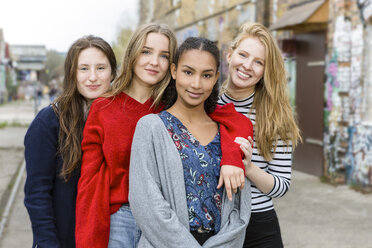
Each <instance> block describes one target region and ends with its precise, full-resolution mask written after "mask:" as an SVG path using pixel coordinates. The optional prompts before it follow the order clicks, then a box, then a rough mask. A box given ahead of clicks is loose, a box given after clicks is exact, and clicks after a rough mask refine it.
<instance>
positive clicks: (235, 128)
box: [210, 104, 253, 200]
mask: <svg viewBox="0 0 372 248" xmlns="http://www.w3.org/2000/svg"><path fill="white" fill-rule="evenodd" d="M210 117H211V118H212V119H213V120H214V121H216V122H218V123H220V134H221V150H222V159H221V166H222V168H221V172H220V179H219V183H218V186H217V187H218V188H220V187H222V185H223V184H225V189H226V192H227V196H228V198H229V200H232V191H233V192H234V193H236V192H237V188H239V187H241V188H243V187H244V182H245V180H244V173H245V166H244V164H243V162H242V159H243V158H244V153H243V152H241V149H240V147H239V145H238V144H236V143H235V142H234V139H235V137H237V136H241V137H248V136H253V125H252V122H251V121H250V120H249V119H248V118H246V117H245V116H244V115H242V114H240V113H238V112H236V110H235V108H234V105H233V104H226V105H224V106H217V107H216V110H215V111H214V112H213V113H212V114H210Z"/></svg>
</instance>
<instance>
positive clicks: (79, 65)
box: [78, 63, 108, 66]
mask: <svg viewBox="0 0 372 248" xmlns="http://www.w3.org/2000/svg"><path fill="white" fill-rule="evenodd" d="M97 65H108V63H99V64H96V65H95V66H97ZM78 66H89V64H78Z"/></svg>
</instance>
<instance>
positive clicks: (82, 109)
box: [52, 35, 116, 181]
mask: <svg viewBox="0 0 372 248" xmlns="http://www.w3.org/2000/svg"><path fill="white" fill-rule="evenodd" d="M91 47H94V48H97V49H99V50H100V51H102V52H103V53H104V54H105V55H106V57H107V59H108V60H109V62H110V66H111V76H112V80H113V79H115V77H116V59H115V54H114V52H113V50H112V49H111V46H110V45H109V44H108V43H107V42H106V41H105V40H103V39H102V38H100V37H96V36H93V35H89V36H84V37H82V38H80V39H78V40H77V41H75V42H74V43H73V44H72V45H71V47H70V49H69V50H68V52H67V56H66V59H65V64H64V69H65V76H64V79H63V92H62V94H61V95H60V96H59V97H58V98H57V99H56V100H55V102H54V103H53V104H52V106H53V109H54V111H55V113H56V114H57V115H58V118H59V124H60V128H59V138H58V153H59V155H60V156H61V157H62V161H63V165H62V170H61V172H60V176H61V177H62V178H63V179H64V180H65V181H68V180H69V179H70V178H71V176H72V175H73V173H75V171H76V169H77V168H79V167H80V164H81V145H80V144H81V141H82V137H83V129H84V124H85V118H86V112H87V108H89V103H88V102H87V101H86V100H85V98H84V97H83V96H82V95H81V94H80V93H79V91H78V89H77V83H78V82H77V78H76V75H77V66H78V59H79V55H80V53H81V52H82V51H83V50H84V49H87V48H91Z"/></svg>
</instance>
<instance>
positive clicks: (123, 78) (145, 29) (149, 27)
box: [105, 23, 177, 107]
mask: <svg viewBox="0 0 372 248" xmlns="http://www.w3.org/2000/svg"><path fill="white" fill-rule="evenodd" d="M149 33H159V34H163V35H165V36H166V37H167V38H168V39H169V53H170V54H169V65H171V64H172V63H173V58H174V55H175V53H176V50H177V39H176V36H175V34H174V32H173V31H172V30H171V29H170V28H169V27H168V26H167V25H165V24H156V23H149V24H144V25H142V26H140V27H139V28H138V29H137V30H136V32H134V34H133V35H132V37H131V39H130V41H129V43H128V46H127V48H126V50H125V53H124V57H123V61H122V64H121V65H122V66H121V69H120V74H119V76H118V78H117V79H116V80H115V82H114V83H113V84H112V88H111V91H110V92H108V93H107V94H105V96H106V97H111V96H116V95H118V94H119V93H121V92H122V91H124V90H127V89H129V87H130V86H131V83H132V79H133V69H134V65H135V63H136V61H137V59H138V57H139V55H140V53H141V51H142V48H143V46H144V45H145V42H146V37H147V35H148V34H149ZM170 80H171V74H170V69H169V68H168V72H167V74H166V75H165V77H164V78H163V79H162V80H161V81H160V82H158V83H157V84H156V85H155V86H154V87H153V89H152V92H151V97H152V98H153V99H154V106H155V107H157V106H158V105H159V103H160V101H161V98H162V95H163V93H164V91H165V89H166V88H167V86H168V84H169V81H170Z"/></svg>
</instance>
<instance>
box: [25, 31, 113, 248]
mask: <svg viewBox="0 0 372 248" xmlns="http://www.w3.org/2000/svg"><path fill="white" fill-rule="evenodd" d="M64 68H65V77H64V80H63V92H62V94H61V95H60V96H59V97H58V98H57V99H56V100H55V102H53V103H52V104H51V105H50V106H48V107H46V108H44V109H42V110H41V111H40V112H39V114H38V115H37V116H36V117H35V119H34V120H33V122H32V123H31V125H30V127H29V129H28V131H27V133H26V136H25V141H24V144H25V160H26V170H27V179H26V184H25V201H24V202H25V206H26V208H27V210H28V213H29V216H30V219H31V224H32V231H33V239H34V241H33V247H38V248H57V247H58V248H73V247H75V203H76V193H77V182H78V179H79V176H80V164H81V156H82V152H81V147H80V144H81V140H82V133H83V128H84V124H85V120H86V117H87V115H88V111H89V106H90V104H91V102H92V100H94V99H95V98H97V97H99V96H100V95H102V94H103V93H105V92H106V91H107V90H108V89H109V87H110V82H111V81H112V80H113V79H114V78H115V77H116V60H115V55H114V52H113V51H112V49H111V47H110V45H109V44H108V43H107V42H106V41H104V40H103V39H101V38H99V37H95V36H91V35H90V36H85V37H82V38H80V39H78V40H77V41H76V42H75V43H73V44H72V46H71V47H70V49H69V50H68V53H67V56H66V60H65V64H64Z"/></svg>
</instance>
